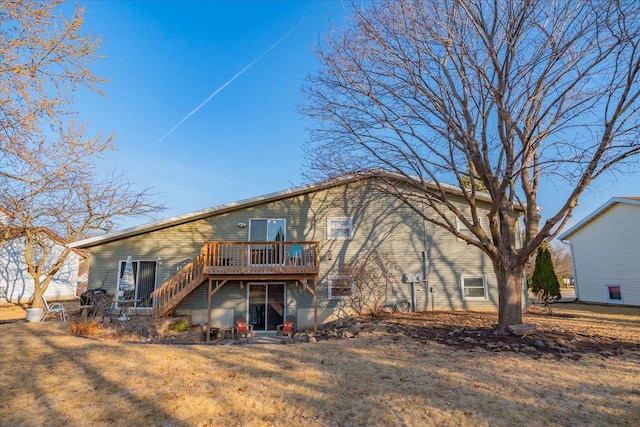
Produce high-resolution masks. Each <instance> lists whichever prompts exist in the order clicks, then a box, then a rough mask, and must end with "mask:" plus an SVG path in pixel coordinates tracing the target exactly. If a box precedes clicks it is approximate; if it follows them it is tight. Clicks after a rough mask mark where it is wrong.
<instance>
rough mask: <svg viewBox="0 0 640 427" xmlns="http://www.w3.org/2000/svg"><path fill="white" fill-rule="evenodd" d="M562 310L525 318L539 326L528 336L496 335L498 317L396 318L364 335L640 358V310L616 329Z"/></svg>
mask: <svg viewBox="0 0 640 427" xmlns="http://www.w3.org/2000/svg"><path fill="white" fill-rule="evenodd" d="M563 308H564V307H558V308H557V309H556V312H555V313H554V314H552V315H549V314H546V313H539V314H537V313H530V314H527V315H525V316H524V319H523V322H525V323H528V324H531V325H534V326H535V332H533V333H529V334H527V335H524V336H515V335H512V334H506V335H501V336H497V335H496V334H495V330H496V326H497V322H498V318H497V315H493V314H486V313H451V312H432V313H417V314H396V315H394V316H392V317H388V318H386V319H382V320H380V321H372V322H369V323H368V325H367V326H366V327H365V330H366V329H373V330H377V331H380V330H384V331H385V332H387V333H388V334H390V335H391V337H392V339H393V337H394V336H395V337H397V336H405V337H408V338H411V339H414V340H417V341H420V342H423V343H428V342H430V341H435V342H438V343H441V344H444V345H447V346H451V347H456V348H466V349H470V348H481V349H484V350H487V351H493V352H504V351H511V352H522V353H527V354H528V355H530V356H532V357H549V356H545V355H553V356H554V357H557V358H567V357H568V358H574V359H577V358H579V357H581V356H582V355H584V354H586V353H597V354H600V355H603V356H605V357H611V356H615V355H619V354H622V353H624V352H625V351H629V352H637V353H638V354H640V350H639V349H640V317H638V315H639V314H640V310H638V311H637V312H636V314H635V315H633V314H631V315H630V316H631V317H629V319H628V320H627V321H626V322H624V323H616V324H615V325H614V324H612V323H611V322H607V321H605V320H603V319H602V318H599V319H598V320H590V319H588V318H584V317H580V316H579V315H577V314H573V313H568V312H562V311H560V310H562V309H563ZM616 322H619V321H616Z"/></svg>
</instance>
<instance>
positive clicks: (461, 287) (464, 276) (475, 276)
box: [460, 274, 489, 301]
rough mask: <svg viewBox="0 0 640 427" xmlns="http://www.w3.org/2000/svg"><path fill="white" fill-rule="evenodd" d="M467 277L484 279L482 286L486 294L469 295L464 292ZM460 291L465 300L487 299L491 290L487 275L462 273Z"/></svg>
mask: <svg viewBox="0 0 640 427" xmlns="http://www.w3.org/2000/svg"><path fill="white" fill-rule="evenodd" d="M465 279H482V288H483V289H484V296H482V297H468V296H465V294H464V290H465V286H464V282H465ZM476 288H477V287H476ZM460 292H461V294H462V299H463V300H468V301H486V300H487V299H489V290H488V288H487V276H485V275H484V274H463V275H461V276H460Z"/></svg>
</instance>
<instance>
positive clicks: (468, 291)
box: [460, 276, 487, 300]
mask: <svg viewBox="0 0 640 427" xmlns="http://www.w3.org/2000/svg"><path fill="white" fill-rule="evenodd" d="M460 284H461V286H462V299H465V300H486V299H487V278H486V277H485V276H461V278H460Z"/></svg>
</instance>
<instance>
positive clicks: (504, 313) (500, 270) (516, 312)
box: [494, 262, 524, 335]
mask: <svg viewBox="0 0 640 427" xmlns="http://www.w3.org/2000/svg"><path fill="white" fill-rule="evenodd" d="M494 269H495V272H496V278H497V280H498V307H499V315H498V330H497V333H498V335H504V334H505V333H506V332H507V326H509V325H519V324H521V323H522V284H523V272H524V266H522V265H520V266H512V267H508V266H505V265H496V263H495V262H494Z"/></svg>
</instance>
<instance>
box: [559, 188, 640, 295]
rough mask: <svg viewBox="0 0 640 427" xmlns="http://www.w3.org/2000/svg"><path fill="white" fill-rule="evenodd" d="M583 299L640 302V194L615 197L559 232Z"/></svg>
mask: <svg viewBox="0 0 640 427" xmlns="http://www.w3.org/2000/svg"><path fill="white" fill-rule="evenodd" d="M558 239H560V240H562V241H564V242H565V243H568V244H569V247H570V249H571V260H572V263H573V275H574V276H573V277H574V280H575V288H576V298H577V299H578V300H579V301H584V302H594V303H609V304H627V305H638V306H640V244H638V242H640V197H614V198H612V199H610V200H609V201H607V202H606V203H605V204H604V205H602V206H600V207H599V208H598V209H596V210H595V211H593V212H592V213H591V214H589V215H588V216H587V217H585V218H584V219H583V220H582V221H580V222H579V223H577V224H576V225H574V226H573V227H571V228H569V229H568V230H567V231H565V232H563V233H562V234H560V235H559V236H558Z"/></svg>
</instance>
